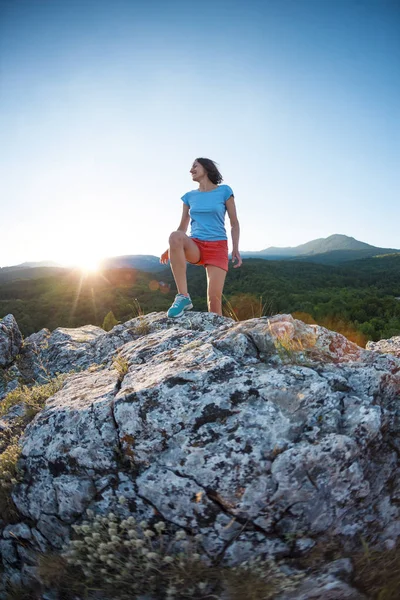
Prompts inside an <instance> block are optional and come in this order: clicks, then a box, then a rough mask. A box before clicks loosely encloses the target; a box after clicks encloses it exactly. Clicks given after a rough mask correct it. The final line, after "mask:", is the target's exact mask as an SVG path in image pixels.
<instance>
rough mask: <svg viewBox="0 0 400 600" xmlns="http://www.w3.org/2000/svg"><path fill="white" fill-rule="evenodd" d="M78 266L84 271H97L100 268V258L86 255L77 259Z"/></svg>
mask: <svg viewBox="0 0 400 600" xmlns="http://www.w3.org/2000/svg"><path fill="white" fill-rule="evenodd" d="M76 266H77V267H78V268H79V269H80V270H81V271H83V273H96V272H97V271H98V270H99V269H100V260H99V259H96V258H93V257H90V256H85V257H83V258H82V260H80V261H77V264H76Z"/></svg>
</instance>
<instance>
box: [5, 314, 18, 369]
mask: <svg viewBox="0 0 400 600" xmlns="http://www.w3.org/2000/svg"><path fill="white" fill-rule="evenodd" d="M21 345H22V335H21V332H20V330H19V329H18V325H17V322H16V320H15V319H14V317H13V315H7V316H6V317H4V319H0V367H8V366H9V365H11V363H12V362H13V360H14V358H15V357H16V356H17V354H18V352H19V351H20V348H21Z"/></svg>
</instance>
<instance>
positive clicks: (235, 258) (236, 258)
mask: <svg viewBox="0 0 400 600" xmlns="http://www.w3.org/2000/svg"><path fill="white" fill-rule="evenodd" d="M235 261H237V264H236V265H233V268H234V269H237V267H240V265H241V264H242V262H243V261H242V257H241V256H240V252H239V250H232V262H233V263H234V262H235Z"/></svg>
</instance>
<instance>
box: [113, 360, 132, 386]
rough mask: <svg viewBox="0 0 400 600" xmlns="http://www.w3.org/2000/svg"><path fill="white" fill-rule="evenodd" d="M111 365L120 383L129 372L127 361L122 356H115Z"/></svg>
mask: <svg viewBox="0 0 400 600" xmlns="http://www.w3.org/2000/svg"><path fill="white" fill-rule="evenodd" d="M112 363H113V367H114V369H115V370H116V371H117V373H118V379H119V381H122V380H123V379H124V377H125V375H126V374H127V372H128V370H129V364H128V361H127V360H126V358H125V357H124V356H121V354H117V356H114V358H113V360H112Z"/></svg>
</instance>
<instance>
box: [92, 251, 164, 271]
mask: <svg viewBox="0 0 400 600" xmlns="http://www.w3.org/2000/svg"><path fill="white" fill-rule="evenodd" d="M100 268H101V269H139V270H140V271H146V272H147V273H153V272H155V271H162V270H163V269H165V268H166V265H162V264H160V258H159V257H158V256H153V255H151V254H132V255H126V256H113V257H112V258H106V259H104V260H103V261H102V262H101V264H100Z"/></svg>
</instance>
